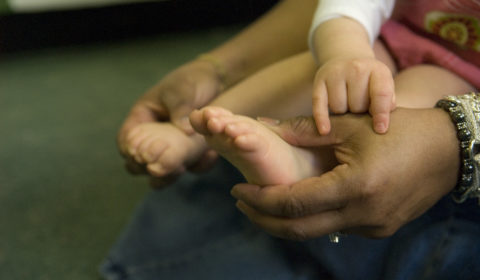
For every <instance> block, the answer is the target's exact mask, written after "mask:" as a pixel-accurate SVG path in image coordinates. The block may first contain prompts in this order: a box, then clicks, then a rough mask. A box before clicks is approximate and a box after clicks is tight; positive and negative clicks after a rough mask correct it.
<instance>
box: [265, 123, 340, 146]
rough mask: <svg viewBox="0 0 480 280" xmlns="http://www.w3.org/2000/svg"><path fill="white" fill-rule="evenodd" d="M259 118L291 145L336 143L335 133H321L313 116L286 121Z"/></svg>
mask: <svg viewBox="0 0 480 280" xmlns="http://www.w3.org/2000/svg"><path fill="white" fill-rule="evenodd" d="M257 120H258V121H259V122H260V123H262V124H263V125H265V126H266V127H268V128H269V129H270V130H272V131H273V132H275V133H276V134H277V135H278V136H280V137H281V138H282V139H283V140H285V141H286V142H287V143H289V144H290V145H294V146H299V147H311V146H323V145H331V144H334V143H335V139H334V137H333V133H329V134H328V135H320V133H319V132H318V130H317V126H316V124H315V120H314V119H313V117H304V116H299V117H294V118H291V119H288V120H284V121H274V120H271V119H268V118H258V119H257Z"/></svg>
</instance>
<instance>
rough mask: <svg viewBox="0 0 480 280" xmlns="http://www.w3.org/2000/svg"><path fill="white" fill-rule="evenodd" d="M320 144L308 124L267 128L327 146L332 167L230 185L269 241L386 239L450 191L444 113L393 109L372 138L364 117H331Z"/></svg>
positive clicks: (454, 165)
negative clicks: (316, 173)
mask: <svg viewBox="0 0 480 280" xmlns="http://www.w3.org/2000/svg"><path fill="white" fill-rule="evenodd" d="M331 120H332V131H331V133H330V134H329V135H326V136H320V135H319V134H318V132H317V130H316V126H315V123H314V121H313V119H312V118H296V119H293V120H290V121H286V122H283V123H281V124H280V125H278V126H272V130H274V131H275V132H276V133H277V134H278V135H280V136H281V137H282V138H283V139H285V140H286V141H287V142H289V143H291V144H293V145H297V146H306V147H315V146H325V145H331V146H332V148H333V149H334V152H335V157H336V159H337V161H338V163H339V164H338V165H337V166H336V167H335V168H334V169H333V170H331V171H329V172H326V173H324V174H323V175H321V176H320V177H314V178H307V179H304V180H302V181H299V182H297V183H295V184H292V185H277V186H256V185H249V184H238V185H236V186H235V187H234V188H233V189H232V195H233V196H234V197H236V198H237V199H238V202H237V207H238V208H239V209H240V210H241V211H242V212H243V213H245V214H246V215H247V216H248V218H249V219H250V220H251V221H252V222H254V223H255V224H257V225H258V226H260V227H261V228H263V229H264V230H265V231H267V232H269V233H270V234H272V235H274V236H278V237H282V238H287V239H294V240H306V239H310V238H316V237H319V236H323V235H326V234H328V233H332V232H337V231H341V232H344V233H348V234H358V235H362V236H366V237H371V238H383V237H388V236H390V235H392V234H393V233H395V232H396V231H397V230H398V229H399V228H400V227H402V226H403V225H405V224H406V223H408V222H409V221H411V220H413V219H415V218H416V217H418V216H420V215H421V214H422V213H424V212H425V211H426V210H428V209H429V208H430V207H432V206H433V205H434V204H435V203H436V202H437V201H438V200H439V199H440V198H441V197H443V196H444V195H446V194H447V193H448V192H449V191H451V189H452V188H453V186H454V185H455V183H456V180H457V177H458V170H459V161H460V160H459V148H458V147H459V144H458V140H457V139H456V135H455V128H454V126H453V124H452V122H451V120H450V118H449V116H448V114H447V113H445V112H443V111H442V110H440V109H424V110H418V109H398V110H396V111H394V112H393V113H392V116H391V126H390V129H389V132H388V133H387V134H384V135H379V134H376V133H374V132H373V131H372V129H371V123H372V120H371V117H370V116H368V115H351V114H350V115H343V116H335V117H332V119H331Z"/></svg>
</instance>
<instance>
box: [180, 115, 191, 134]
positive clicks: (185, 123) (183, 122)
mask: <svg viewBox="0 0 480 280" xmlns="http://www.w3.org/2000/svg"><path fill="white" fill-rule="evenodd" d="M178 125H179V126H180V128H181V129H182V130H183V131H184V132H186V133H188V134H190V133H193V127H192V125H191V124H190V119H189V117H187V116H185V117H182V118H180V120H178Z"/></svg>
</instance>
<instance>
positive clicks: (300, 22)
mask: <svg viewBox="0 0 480 280" xmlns="http://www.w3.org/2000/svg"><path fill="white" fill-rule="evenodd" d="M301 2H302V3H299V1H297V0H284V1H281V2H280V3H278V4H277V5H276V6H275V7H274V8H272V10H270V11H269V12H268V13H266V14H265V15H264V16H262V17H261V18H259V19H258V20H256V21H255V22H254V23H252V24H251V25H250V26H248V27H247V28H245V29H244V30H243V31H242V32H240V33H239V34H238V35H236V36H235V37H233V38H232V39H231V40H229V41H227V42H226V43H224V44H222V45H221V46H219V47H217V48H215V49H213V50H212V51H210V52H209V54H210V55H212V56H213V57H215V58H216V59H217V60H218V61H219V62H220V63H221V64H222V65H223V66H224V68H225V74H226V75H225V76H226V77H225V83H226V84H227V85H232V84H234V83H236V82H238V81H239V80H241V79H243V78H244V77H246V76H248V75H250V74H252V73H253V72H255V71H257V70H258V69H260V68H262V67H264V66H266V65H269V64H270V63H272V62H275V61H277V60H280V59H282V58H284V57H287V56H290V55H293V54H296V53H299V52H301V51H304V50H306V49H307V36H308V30H309V27H310V23H311V20H312V17H313V11H314V9H315V6H316V3H317V1H316V0H304V1H301Z"/></svg>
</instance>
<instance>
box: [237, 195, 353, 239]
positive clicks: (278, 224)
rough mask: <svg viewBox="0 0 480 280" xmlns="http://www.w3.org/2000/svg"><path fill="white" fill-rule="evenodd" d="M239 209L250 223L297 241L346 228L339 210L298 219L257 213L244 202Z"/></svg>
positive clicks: (238, 206)
mask: <svg viewBox="0 0 480 280" xmlns="http://www.w3.org/2000/svg"><path fill="white" fill-rule="evenodd" d="M237 208H238V209H239V210H240V211H241V212H242V213H244V214H245V215H246V216H247V217H248V218H249V220H250V221H252V222H253V223H254V224H256V225H257V226H259V227H260V228H262V229H263V230H265V231H266V232H268V233H269V234H271V235H273V236H276V237H280V238H285V239H290V240H296V241H304V240H308V239H311V238H316V237H319V236H322V235H326V234H329V233H332V232H336V231H340V230H342V229H343V228H344V225H345V223H344V217H343V215H342V212H341V211H339V210H332V211H326V212H322V213H318V214H314V215H309V216H302V217H298V218H285V217H279V216H273V215H269V214H265V213H262V212H259V211H257V210H256V209H255V208H252V207H250V206H249V205H247V204H246V203H244V202H243V201H238V202H237Z"/></svg>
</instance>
